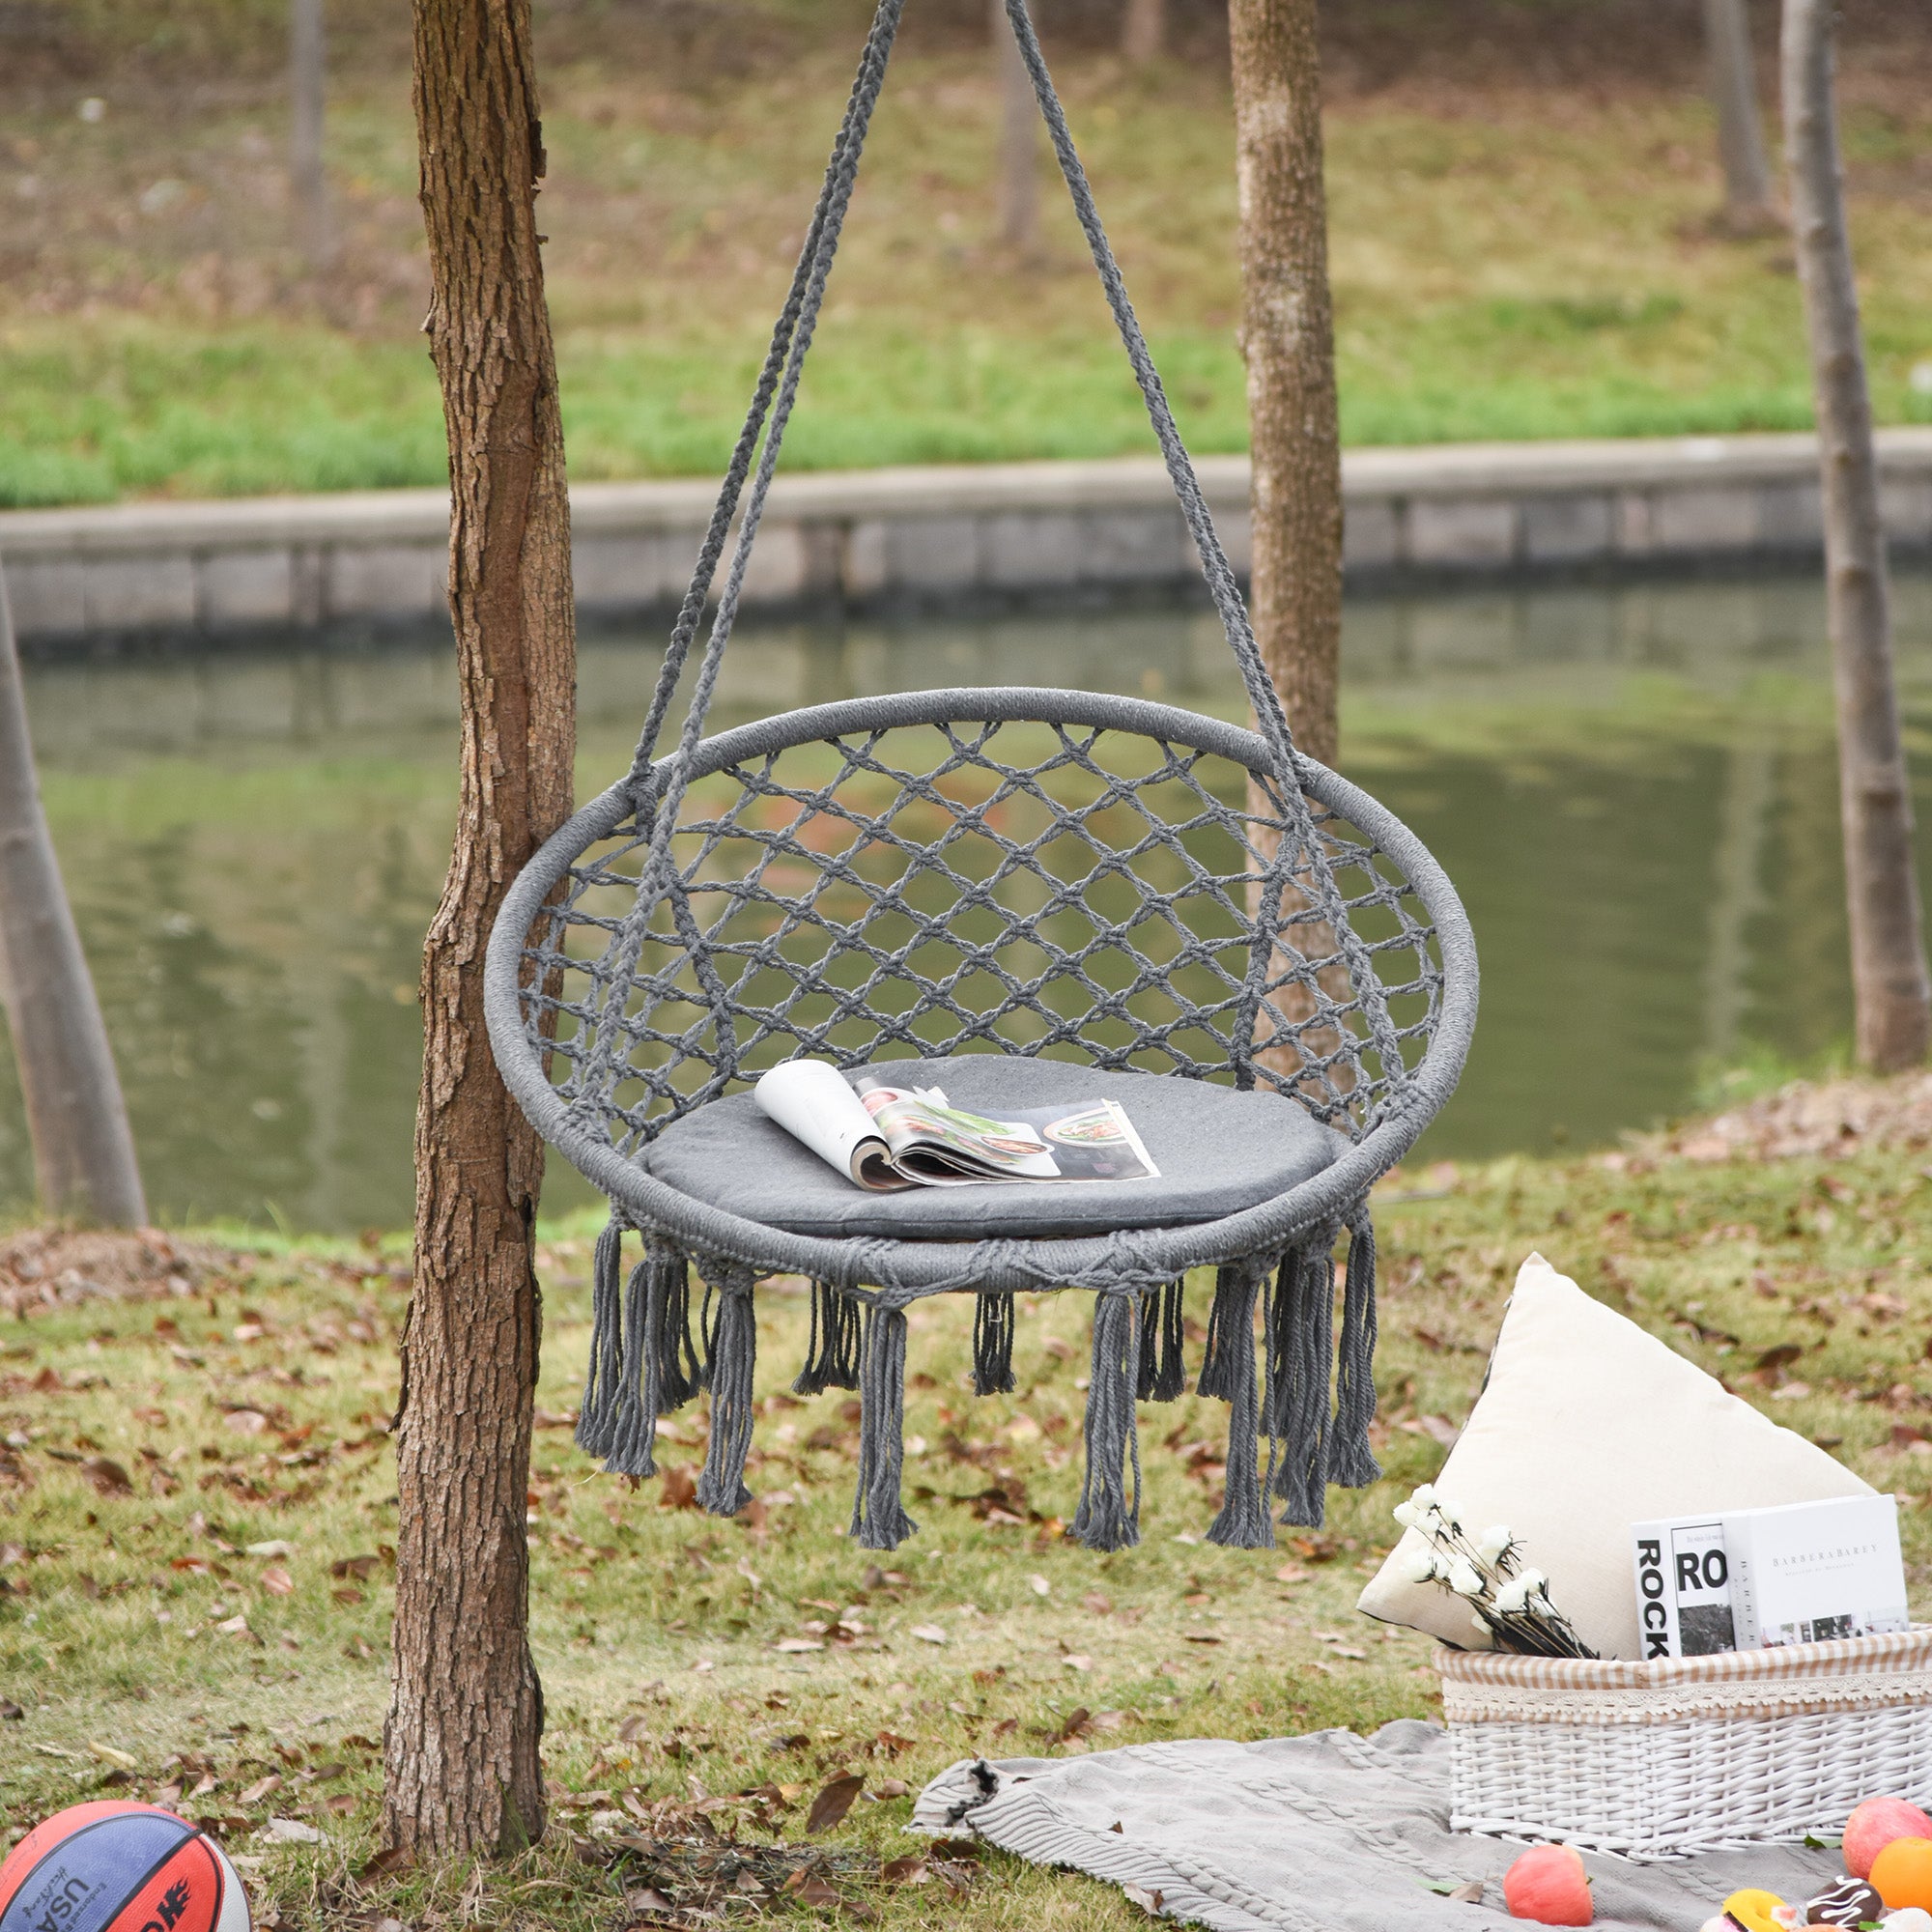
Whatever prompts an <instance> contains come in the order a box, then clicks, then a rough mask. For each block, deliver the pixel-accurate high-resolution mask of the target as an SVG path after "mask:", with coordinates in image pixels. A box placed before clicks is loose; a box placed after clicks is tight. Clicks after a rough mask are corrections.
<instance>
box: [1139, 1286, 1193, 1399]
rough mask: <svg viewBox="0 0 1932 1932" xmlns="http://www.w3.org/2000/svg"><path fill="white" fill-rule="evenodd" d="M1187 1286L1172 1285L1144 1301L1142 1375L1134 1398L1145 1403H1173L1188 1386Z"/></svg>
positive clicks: (1149, 1295)
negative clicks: (1184, 1311)
mask: <svg viewBox="0 0 1932 1932" xmlns="http://www.w3.org/2000/svg"><path fill="white" fill-rule="evenodd" d="M1186 1293H1187V1283H1186V1282H1185V1281H1184V1280H1181V1281H1170V1282H1166V1283H1164V1284H1163V1285H1162V1286H1161V1287H1159V1288H1157V1289H1155V1290H1154V1292H1153V1293H1151V1294H1146V1295H1143V1296H1142V1297H1141V1351H1140V1375H1139V1377H1138V1378H1137V1385H1136V1387H1135V1389H1134V1394H1135V1395H1136V1396H1137V1397H1138V1398H1139V1399H1140V1400H1141V1401H1142V1402H1172V1401H1173V1400H1174V1399H1175V1398H1176V1397H1177V1396H1178V1395H1179V1393H1180V1391H1181V1390H1182V1389H1183V1388H1185V1387H1186V1386H1187V1364H1186V1362H1185V1360H1183V1358H1182V1351H1183V1350H1184V1349H1185V1347H1186V1341H1187V1337H1186V1334H1185V1332H1184V1330H1183V1327H1182V1321H1181V1315H1182V1306H1181V1304H1182V1302H1183V1300H1184V1299H1185V1296H1186Z"/></svg>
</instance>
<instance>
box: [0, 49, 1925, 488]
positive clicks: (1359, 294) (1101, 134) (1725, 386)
mask: <svg viewBox="0 0 1932 1932" xmlns="http://www.w3.org/2000/svg"><path fill="white" fill-rule="evenodd" d="M849 38H850V34H849V32H848V29H847V27H846V26H845V25H844V24H843V23H838V22H823V23H820V24H817V25H815V26H813V27H811V28H810V31H809V32H806V33H805V34H804V38H803V39H802V40H800V41H798V42H797V43H796V50H795V51H793V52H791V53H789V54H787V55H786V57H785V58H783V59H781V60H780V59H764V60H757V61H753V62H752V63H751V64H750V65H749V66H748V68H747V70H746V71H743V72H740V73H738V74H735V75H734V76H732V77H730V78H728V79H723V80H714V81H711V82H709V83H708V84H700V83H698V82H696V81H693V82H690V83H687V84H683V85H678V84H674V81H673V79H671V78H667V77H666V75H665V73H664V72H663V71H661V70H657V69H653V68H651V67H650V66H648V65H647V64H643V65H640V64H639V63H638V62H634V61H631V60H628V59H602V60H600V59H597V58H593V57H590V56H588V55H586V54H585V53H584V52H583V50H582V46H581V45H578V44H573V45H570V46H567V47H565V48H563V49H561V51H560V54H559V57H558V58H557V60H556V61H555V62H554V64H553V66H552V69H551V71H550V73H549V76H548V80H547V87H546V103H545V104H546V124H545V125H546V133H547V137H548V141H549V146H550V152H551V156H552V171H551V177H550V180H549V183H548V185H547V188H546V193H545V201H544V209H545V216H546V222H547V225H548V227H549V229H550V232H551V236H552V241H551V246H550V251H549V260H550V270H551V292H552V298H553V303H554V313H555V321H556V327H557V333H558V345H559V361H560V365H561V369H562V376H563V384H564V394H565V407H566V416H567V422H568V431H569V437H570V445H571V459H572V468H573V471H574V473H575V474H577V475H578V476H580V477H601V476H627V475H639V474H663V473H683V472H691V471H704V470H709V469H715V468H717V467H719V466H720V465H722V463H723V461H724V456H725V450H726V448H727V446H728V442H729V439H730V436H731V433H732V430H733V428H734V426H735V423H736V420H737V417H738V415H739V413H740V412H741V410H742V406H743V398H744V397H745V396H746V394H747V393H748V392H749V389H750V386H751V382H752V377H753V371H754V369H755V366H756V362H757V358H758V355H759V354H760V352H761V345H762V342H763V339H764V334H765V331H766V329H767V327H768V325H769V318H770V316H771V314H772V312H773V311H774V309H775V308H776V306H777V303H778V300H779V298H780V295H781V290H782V287H783V282H784V278H785V273H786V270H787V267H788V263H789V259H790V256H791V254H792V253H793V251H794V250H795V248H796V245H797V238H798V235H799V233H800V231H801V226H802V222H803V219H804V216H805V213H806V211H807V209H808V207H809V202H810V193H811V191H812V185H813V183H814V181H815V179H816V176H817V173H818V170H819V169H820V167H821V166H822V158H823V151H824V148H825V145H826V142H827V139H828V137H829V133H830V130H831V128H832V127H833V125H834V123H835V121H836V118H837V112H838V100H839V98H840V96H841V93H842V89H843V86H844V81H845V69H846V63H847V60H848V58H849V52H850V49H849V47H848V46H847V44H846V42H847V41H848V40H849ZM1893 65H1895V63H1894V64H1893ZM983 66H984V62H983V60H982V59H981V58H980V56H978V55H975V54H971V53H960V52H957V51H953V52H945V51H937V50H928V51H925V52H920V51H918V50H917V49H915V50H913V51H910V52H908V53H907V54H905V55H904V56H903V57H902V58H901V61H900V63H899V64H898V65H897V66H896V67H895V72H894V75H893V79H892V84H891V88H890V90H889V92H888V94H887V97H886V99H885V101H884V103H883V104H882V106H881V109H880V114H879V119H878V125H877V130H876V134H875V137H874V142H873V149H872V153H871V155H870V156H869V158H868V162H867V176H866V179H865V182H864V184H863V185H862V189H861V193H860V197H859V201H858V204H857V206H856V208H855V212H854V215H853V219H852V222H851V226H850V232H849V239H848V241H847V245H846V248H845V252H844V255H843V257H842V259H841V262H840V266H839V269H838V278H837V280H836V282H835V285H834V290H833V295H832V299H831V303H830V307H829V312H828V316H827V320H826V323H825V326H824V327H823V329H822V332H821V338H820V342H819V346H818V348H817V350H816V352H815V356H814V363H813V368H812V374H811V377H810V381H809V383H808V385H807V396H806V401H805V403H804V405H803V407H802V408H801V411H800V412H799V416H798V419H797V422H796V424H795V427H794V430H793V433H792V437H791V441H790V444H789V448H790V452H791V456H790V460H791V461H793V462H795V463H797V464H800V465H804V466H812V467H834V466H845V465H864V464H873V463H886V462H910V461H933V460H941V461H958V460H980V459H989V458H999V457H1015V456H1075V455H1101V454H1110V453H1115V452H1120V451H1128V450H1139V449H1143V448H1145V447H1146V446H1147V443H1148V432H1147V428H1146V424H1145V420H1144V417H1143V415H1142V413H1141V411H1140V406H1139V402H1138V399H1137V397H1136V395H1135V393H1134V391H1133V388H1132V385H1131V384H1130V383H1129V381H1128V380H1127V377H1126V373H1125V369H1124V365H1123V363H1122V359H1121V357H1120V355H1119V352H1118V348H1117V347H1116V346H1115V345H1113V344H1112V342H1111V341H1110V338H1109V334H1108V329H1107V325H1106V320H1105V316H1104V312H1103V310H1102V308H1101V306H1100V303H1099V300H1098V298H1097V293H1096V290H1095V288H1094V282H1093V277H1092V273H1091V270H1089V269H1088V268H1087V267H1086V266H1085V264H1084V258H1083V256H1082V253H1081V249H1080V244H1079V241H1078V237H1077V235H1076V234H1075V232H1074V230H1073V227H1072V223H1071V218H1070V215H1068V214H1067V213H1065V210H1064V209H1063V208H1062V207H1060V206H1059V204H1058V202H1057V200H1055V199H1054V198H1053V197H1049V205H1050V214H1049V219H1048V223H1047V236H1046V241H1045V245H1044V251H1043V256H1042V259H1041V260H1040V261H1039V262H1037V263H1035V264H1031V265H1022V264H1019V263H1016V262H1013V261H1011V260H1009V259H1007V258H1005V257H1003V256H1002V255H1001V253H1000V252H999V250H998V249H997V248H996V247H995V246H994V245H992V243H991V242H990V241H989V240H988V234H987V231H988V225H989V205H988V204H989V188H988V176H989V160H990V142H989V128H990V125H991V120H992V92H991V89H990V87H989V86H988V84H987V83H986V80H985V77H984V76H983V74H982V73H981V71H980V70H981V69H982V67H983ZM1063 68H1064V79H1065V91H1066V94H1067V98H1068V100H1069V103H1070V107H1071V111H1072V115H1073V119H1074V123H1075V128H1076V133H1077V135H1078V137H1079V139H1080V141H1081V143H1082V147H1083V150H1084V152H1085V153H1086V154H1087V156H1088V157H1089V161H1090V164H1091V167H1092V171H1093V174H1094V180H1095V184H1096V187H1097V189H1098V192H1099V195H1100V198H1101V202H1102V206H1103V210H1104V212H1105V213H1106V215H1107V217H1108V221H1109V226H1110V230H1111V232H1112V233H1113V234H1114V236H1115V238H1116V241H1117V242H1118V244H1119V247H1120V250H1121V253H1122V259H1123V261H1124V263H1125V266H1126V268H1127V270H1128V274H1129V277H1130V281H1131V283H1132V286H1133V287H1134V290H1135V293H1136V298H1137V300H1138V302H1139V304H1140V306H1141V309H1142V311H1143V313H1144V315H1145V317H1146V319H1147V321H1148V323H1149V326H1150V327H1151V331H1152V334H1153V336H1154V339H1155V344H1156V348H1157V351H1158V353H1159V355H1160V356H1161V359H1162V362H1163V366H1164V368H1165V369H1166V371H1167V373H1168V376H1169V378H1170V382H1171V385H1172V387H1173V389H1174V391H1175V394H1176V398H1177V403H1178V406H1179V412H1180V415H1181V419H1182V423H1183V426H1184V427H1185V428H1186V430H1187V431H1188V433H1189V434H1190V435H1191V437H1192V438H1193V439H1194V440H1195V441H1196V443H1197V444H1198V445H1199V446H1200V447H1201V448H1203V449H1206V450H1214V449H1236V448H1238V447H1240V446H1241V444H1242V441H1243V438H1244V410H1243V403H1242V394H1241V378H1240V367H1239V362H1238V358H1237V356H1236V350H1235V345H1234V319H1235V315H1236V304H1237V289H1236V276H1235V272H1234V268H1233V262H1232V254H1233V245H1232V232H1233V222H1234V189H1233V181H1232V158H1231V144H1230V138H1229V128H1228V108H1227V101H1226V95H1225V87H1224V84H1223V83H1222V82H1221V80H1220V79H1219V78H1218V76H1217V72H1216V70H1215V69H1214V68H1213V66H1212V65H1211V64H1209V63H1207V62H1196V63H1192V64H1180V63H1175V64H1172V65H1170V66H1168V67H1165V68H1163V69H1161V70H1159V71H1156V72H1153V73H1146V74H1134V73H1130V72H1127V71H1123V70H1122V68H1121V67H1120V65H1119V64H1118V62H1116V61H1114V60H1112V59H1111V58H1109V57H1106V56H1102V55H1096V54H1093V53H1091V52H1090V53H1085V54H1082V53H1069V54H1068V55H1066V57H1065V61H1064V63H1063ZM640 76H647V77H645V78H640ZM1845 94H1846V99H1847V103H1848V105H1847V114H1846V126H1847V151H1848V155H1849V157H1850V162H1851V175H1852V185H1853V192H1854V208H1855V220H1856V230H1857V238H1856V239H1857V245H1858V250H1859V258H1860V263H1861V271H1862V274H1863V279H1864V286H1865V301H1866V322H1867V327H1868V332H1869V341H1870V348H1871V355H1872V364H1873V376H1874V387H1875V392H1876V397H1877V402H1878V407H1879V411H1880V414H1881V417H1882V418H1883V419H1886V420H1892V421H1897V420H1906V419H1911V418H1913V417H1915V416H1917V417H1918V419H1921V420H1923V419H1928V418H1932V397H1927V396H1925V395H1923V394H1920V393H1918V392H1917V391H1915V390H1914V389H1913V388H1912V386H1911V381H1910V376H1911V371H1912V369H1913V368H1914V367H1916V366H1918V365H1919V364H1921V363H1926V364H1932V330H1928V327H1927V325H1926V322H1925V316H1926V313H1927V311H1928V307H1932V252H1928V251H1927V250H1926V249H1925V247H1924V246H1923V238H1924V222H1925V215H1926V210H1927V196H1926V187H1925V182H1926V179H1927V169H1928V164H1932V109H1928V108H1927V106H1926V104H1925V101H1924V99H1923V97H1922V94H1921V95H1919V96H1918V98H1916V99H1915V97H1914V96H1913V95H1912V93H1911V92H1910V90H1909V88H1908V87H1905V86H1902V85H1901V76H1900V75H1899V74H1898V73H1897V72H1894V71H1888V68H1887V65H1886V63H1884V62H1879V61H1867V62H1864V63H1863V64H1861V60H1860V59H1859V58H1856V57H1848V62H1847V79H1846V83H1845ZM144 102H145V104H144ZM10 127H11V128H13V129H14V134H13V138H12V141H11V154H9V153H8V152H7V151H6V150H0V192H10V191H11V192H10V199H9V204H8V205H9V206H10V208H11V209H12V210H13V211H14V213H13V214H12V215H11V216H10V220H12V221H13V222H14V224H15V227H16V229H17V240H16V245H17V247H18V249H19V257H18V261H19V268H18V270H17V271H16V272H15V273H14V274H13V275H12V276H11V277H10V278H9V281H8V284H7V286H6V288H5V291H4V293H0V358H4V367H5V372H6V381H5V383H4V384H0V503H7V502H12V503H30V502H51V501H59V500H71V499H90V498H106V497H114V496H117V495H122V494H130V493H131V494H141V493H154V492H161V493H175V494H182V495H194V494H204V493H213V494H225V493H238V492H250V491H261V490H275V489H332V488H345V487H350V486H359V485H383V484H401V483H412V482H414V483H422V482H432V481H434V480H436V479H437V478H438V477H439V476H440V468H441V462H442V435H441V426H440V418H439V415H438V409H437V399H436V393H435V387H434V382H433V379H432V375H431V372H430V369H429V367H428V363H427V361H426V358H425V357H424V355H423V353H422V346H421V341H420V338H419V336H418V335H417V333H416V324H417V323H418V321H419V319H420V315H421V309H422V301H423V269H422V255H421V239H420V227H419V222H418V219H417V215H416V212H415V209H414V205H413V200H412V195H413V187H414V158H413V149H412V129H411V126H410V122H409V117H408V107H407V100H406V98H405V90H404V83H403V79H402V76H401V74H400V72H398V71H393V70H385V71H383V72H381V73H380V74H351V75H349V76H347V77H345V79H344V80H343V81H342V83H341V85H340V87H339V88H338V91H337V96H336V99H335V101H334V105H333V120H332V123H331V142H332V156H333V164H334V172H335V188H336V192H337V196H338V203H339V209H340V214H341V221H342V228H343V234H344V256H343V262H342V265H341V268H340V270H339V271H338V272H337V273H336V274H334V275H332V276H330V277H329V278H328V279H327V283H326V284H324V285H321V286H318V285H315V284H312V283H307V282H304V281H303V280H302V278H301V274H300V271H299V267H298V264H296V263H295V262H294V261H293V259H292V258H291V256H290V255H289V253H288V249H287V227H286V221H285V219H284V215H283V212H282V195H283V189H282V185H281V179H280V174H279V165H278V156H279V149H278V146H277V142H278V140H279V128H278V126H277V113H276V110H275V108H274V106H273V104H272V97H271V96H264V95H263V94H261V93H260V92H259V91H257V92H253V93H251V92H250V91H249V89H247V88H245V87H237V88H230V89H228V90H227V91H226V92H223V91H222V90H219V89H208V90H202V91H201V92H200V93H199V94H196V95H194V96H193V97H192V98H191V99H190V100H189V102H188V104H187V105H186V106H185V105H184V102H183V100H182V99H179V98H176V97H175V96H165V97H163V96H159V95H156V96H152V97H144V96H143V95H142V94H141V93H140V92H139V91H137V90H135V89H133V88H131V87H130V88H125V89H122V90H120V91H118V92H116V93H115V94H114V96H113V99H112V100H111V102H110V106H109V111H108V113H107V116H106V118H105V119H104V120H103V121H101V122H100V123H99V124H98V125H88V124H84V123H82V122H81V121H80V120H79V119H77V118H76V117H75V116H74V114H73V113H72V109H71V100H70V99H69V97H68V96H67V95H65V94H57V95H49V96H47V97H46V98H45V99H43V100H42V101H41V102H40V104H39V105H37V106H27V107H23V108H22V109H21V111H20V112H18V113H16V114H14V115H13V116H11V117H10ZM1329 172H1330V188H1331V201H1332V236H1333V271H1334V281H1335V289H1336V300H1337V311H1338V356H1339V361H1340V369H1341V381H1342V392H1343V418H1344V428H1345V433H1346V435H1347V436H1348V437H1349V439H1350V440H1352V441H1356V442H1390V441H1398V442H1399V441H1428V440H1440V439H1454V438H1470V437H1476V438H1481V437H1550V436H1559V435H1628V434H1649V433H1659V432H1678V431H1726V430H1743V429H1774V428H1787V427H1793V426H1797V425H1801V424H1803V423H1804V421H1805V420H1806V418H1807V415H1808V403H1807V387H1806V381H1805V376H1804V350H1803V342H1802V333H1801V326H1800V319H1799V309H1798V296H1797V288H1796V284H1795V281H1794V280H1793V278H1792V275H1791V273H1790V271H1789V250H1788V247H1786V246H1785V245H1784V244H1782V243H1781V242H1778V241H1747V242H1741V241H1723V240H1719V239H1717V238H1715V237H1713V236H1712V234H1711V233H1710V232H1709V228H1708V224H1707V217H1708V214H1709V213H1710V211H1711V209H1712V208H1713V206H1714V205H1715V202H1716V199H1717V195H1718V187H1717V181H1716V173H1715V166H1714V163H1713V160H1712V134H1711V129H1710V128H1709V125H1708V116H1707V114H1706V111H1705V110H1704V108H1703V106H1702V105H1701V103H1700V102H1699V101H1698V100H1697V99H1696V98H1695V97H1694V95H1693V94H1691V93H1689V92H1687V91H1685V90H1682V89H1680V88H1676V87H1670V88H1655V89H1650V90H1644V89H1642V88H1640V87H1639V88H1633V87H1632V86H1630V85H1624V86H1622V87H1621V88H1619V89H1615V90H1604V91H1601V92H1586V91H1584V90H1581V89H1572V88H1563V89H1543V90H1540V91H1539V90H1537V89H1535V88H1531V87H1523V86H1517V87H1507V86H1501V85H1490V86H1487V87H1478V86H1463V87H1460V88H1448V87H1442V86H1437V87H1435V88H1433V89H1422V88H1418V87H1414V86H1411V87H1407V88H1395V89H1389V90H1384V91H1382V92H1378V93H1372V94H1366V95H1360V96H1353V97H1349V98H1345V99H1340V100H1338V101H1337V103H1336V104H1335V105H1334V107H1333V109H1332V111H1331V114H1330V119H1329Z"/></svg>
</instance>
